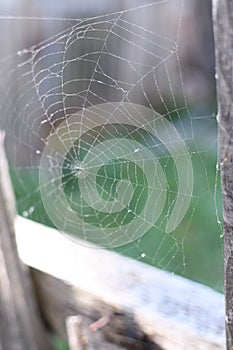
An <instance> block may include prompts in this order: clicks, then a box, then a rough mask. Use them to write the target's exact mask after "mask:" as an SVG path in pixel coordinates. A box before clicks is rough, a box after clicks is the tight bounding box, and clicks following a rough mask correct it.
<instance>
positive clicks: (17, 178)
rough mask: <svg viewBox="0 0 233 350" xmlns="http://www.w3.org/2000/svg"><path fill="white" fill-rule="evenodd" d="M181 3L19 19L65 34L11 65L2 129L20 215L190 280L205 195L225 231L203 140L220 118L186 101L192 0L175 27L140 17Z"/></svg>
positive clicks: (3, 66) (5, 66)
mask: <svg viewBox="0 0 233 350" xmlns="http://www.w3.org/2000/svg"><path fill="white" fill-rule="evenodd" d="M171 3H172V1H156V2H152V3H147V4H144V5H141V6H138V7H135V8H129V9H124V10H122V11H119V12H115V13H111V14H108V15H102V16H98V17H92V18H84V19H75V18H57V19H52V18H36V17H33V18H25V17H22V18H20V17H12V18H11V20H12V21H13V20H14V21H32V22H38V21H42V22H43V23H51V22H54V21H55V22H56V21H58V22H61V23H63V29H62V30H60V31H58V32H57V33H55V34H53V35H51V36H50V37H48V38H47V39H46V40H43V41H41V42H39V43H35V44H33V45H31V46H29V47H26V48H25V47H24V48H23V49H20V50H18V51H17V52H16V53H15V54H13V55H11V56H8V57H6V58H3V59H2V60H1V62H0V83H1V97H0V104H1V128H2V129H4V130H6V150H7V154H8V158H9V162H10V166H11V174H12V179H13V183H14V187H15V192H16V196H17V203H18V211H19V214H20V215H23V216H25V217H28V218H31V219H33V220H36V221H38V222H42V223H45V224H47V225H51V226H54V227H56V228H58V229H59V230H60V231H61V232H62V233H65V234H68V236H67V237H69V238H72V237H76V238H80V239H81V240H82V242H83V243H82V244H84V245H88V244H89V243H95V244H97V245H99V246H101V247H105V248H111V249H115V250H117V251H119V252H121V253H123V254H127V255H129V256H133V257H134V258H137V259H142V260H143V261H145V262H147V263H150V264H153V265H156V266H159V267H161V268H163V269H168V270H171V271H172V272H178V273H183V274H187V275H189V271H188V270H190V268H189V265H188V263H187V261H189V262H190V264H191V263H192V256H190V251H191V252H192V249H196V248H195V247H196V246H195V242H194V243H192V241H195V237H198V234H197V235H195V234H193V233H192V234H190V232H193V231H194V230H195V227H194V228H192V223H193V220H194V217H195V215H196V212H198V211H201V210H202V203H203V202H204V201H205V196H210V197H211V199H212V203H213V208H212V209H210V211H212V218H213V222H214V224H213V225H212V226H211V229H212V227H214V229H215V230H216V234H217V235H219V234H220V232H221V220H220V218H219V215H218V213H219V211H218V210H219V209H218V206H219V205H218V202H219V197H218V196H219V189H218V186H219V184H218V182H219V179H218V169H217V171H214V172H212V173H211V174H209V172H208V169H207V163H208V161H209V160H208V159H209V157H210V158H211V157H212V158H213V159H214V160H213V164H214V162H215V161H216V159H215V156H214V157H213V156H212V155H213V153H214V152H216V139H215V138H214V137H213V139H211V138H208V140H207V141H206V140H205V141H204V142H202V141H200V135H199V134H200V130H201V129H204V130H208V129H214V128H215V118H214V116H213V115H209V116H205V117H204V116H202V117H198V116H192V114H191V112H190V110H189V108H188V103H187V101H186V97H185V90H184V84H183V79H182V73H181V67H180V61H179V53H178V48H179V46H178V43H179V32H180V29H181V19H182V7H183V1H178V2H176V4H177V6H179V13H180V18H179V19H178V20H177V23H176V26H175V29H174V24H173V25H172V26H169V23H168V24H167V25H166V26H165V27H166V28H165V29H166V30H164V25H161V23H160V21H159V20H158V23H157V22H156V23H155V24H154V25H153V27H152V28H151V26H150V25H149V24H148V23H147V20H146V18H145V16H143V15H142V14H143V13H144V12H145V13H146V14H147V15H148V13H149V12H151V13H154V14H157V15H156V16H157V17H156V18H157V19H158V17H159V12H160V11H161V9H162V8H163V7H165V6H170V5H171ZM9 18H10V17H9ZM197 136H198V137H197ZM204 138H206V135H205V136H204ZM212 158H211V159H212ZM197 174H198V175H197ZM213 174H214V175H213ZM214 202H215V206H214ZM208 203H209V202H208ZM200 218H202V217H201V216H200ZM215 224H217V226H216V225H215ZM214 225H215V226H214ZM218 225H220V226H218ZM194 226H195V225H194ZM217 235H215V238H214V239H215V240H217V238H218V237H217ZM196 239H197V238H196ZM197 240H198V239H197ZM186 241H189V247H191V248H187V249H186ZM190 242H191V243H190ZM45 244H46V242H45ZM192 244H193V248H192ZM199 244H202V243H201V241H199ZM200 249H201V247H200ZM186 251H188V252H186ZM187 266H188V267H187ZM191 270H192V268H191ZM220 270H221V266H220V267H219V270H218V271H220ZM220 274H221V271H220V272H219V274H218V276H220ZM194 278H195V276H194ZM196 279H199V280H200V279H201V278H200V277H198V275H197V276H196ZM209 283H210V282H209ZM214 283H216V284H215V286H217V288H219V282H218V281H215V282H214ZM212 284H213V281H212Z"/></svg>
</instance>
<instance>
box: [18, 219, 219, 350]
mask: <svg viewBox="0 0 233 350" xmlns="http://www.w3.org/2000/svg"><path fill="white" fill-rule="evenodd" d="M15 227H16V233H17V242H18V248H19V253H20V256H21V258H22V259H23V261H24V262H25V263H26V264H28V265H30V266H32V267H34V268H36V269H37V270H40V271H42V272H39V271H35V272H34V277H35V279H36V283H37V286H38V288H39V293H40V297H41V300H42V305H43V310H44V313H45V315H46V317H47V319H48V320H49V322H50V324H52V325H53V327H54V328H55V329H56V331H57V333H58V334H60V335H62V336H63V337H65V336H66V327H65V319H66V318H67V317H69V316H71V315H77V314H79V315H84V316H85V317H90V318H91V319H92V320H93V322H94V321H96V320H98V319H99V318H100V317H103V316H106V317H109V318H110V322H109V324H107V325H106V326H104V327H103V328H102V330H103V332H104V335H105V338H107V339H108V340H109V341H111V342H112V343H117V342H118V344H121V346H123V347H127V346H128V347H129V343H127V341H130V340H132V339H136V340H137V341H138V344H140V342H141V343H143V339H146V341H145V342H144V345H141V348H140V347H138V349H164V350H181V349H185V350H199V349H200V350H202V349H203V350H214V349H224V348H225V346H224V344H225V332H224V297H223V295H221V294H220V293H217V292H215V291H213V290H211V289H210V288H207V287H205V286H202V285H199V284H197V283H194V282H191V281H189V280H186V279H184V278H182V277H179V276H173V275H171V274H170V273H167V272H164V271H160V270H158V269H155V268H153V267H150V266H148V265H146V264H143V263H141V262H139V261H135V260H132V259H129V258H126V257H123V256H120V255H118V254H116V253H113V252H110V251H106V250H103V249H96V248H92V247H89V248H88V247H85V246H84V245H82V244H80V241H76V242H75V241H74V240H73V239H72V240H70V239H69V238H67V237H65V236H63V235H61V234H60V233H59V232H58V231H56V230H55V229H52V228H48V227H45V226H43V225H41V224H38V223H35V222H32V221H30V220H27V219H24V218H21V217H18V218H17V220H16V223H15ZM45 273H46V274H45ZM52 276H53V277H52ZM146 336H147V338H146ZM151 341H153V342H154V347H152V342H151ZM127 344H128V345H127ZM155 344H157V345H155ZM139 346H140V345H139Z"/></svg>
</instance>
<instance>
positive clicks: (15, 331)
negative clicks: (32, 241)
mask: <svg viewBox="0 0 233 350" xmlns="http://www.w3.org/2000/svg"><path fill="white" fill-rule="evenodd" d="M3 139H4V137H3V134H2V133H0V350H48V349H49V348H50V347H49V345H48V343H47V339H46V336H45V333H44V332H43V329H42V325H41V323H40V321H41V320H40V317H39V314H38V312H37V310H36V303H35V300H34V295H33V291H32V287H31V283H30V282H31V281H30V278H29V271H28V268H26V266H24V265H23V264H22V263H21V261H20V260H19V257H18V253H17V249H16V241H15V235H14V218H15V215H16V210H15V200H14V194H13V190H12V187H11V182H10V179H9V174H8V166H7V161H6V157H5V153H4V149H3ZM32 234H33V232H32Z"/></svg>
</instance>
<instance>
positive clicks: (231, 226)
mask: <svg viewBox="0 0 233 350" xmlns="http://www.w3.org/2000/svg"><path fill="white" fill-rule="evenodd" d="M213 18H214V34H215V47H216V78H217V96H218V125H219V154H220V166H221V178H222V196H223V217H224V250H225V252H224V255H225V301H226V335H227V349H228V350H230V349H233V1H232V0H215V1H213Z"/></svg>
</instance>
